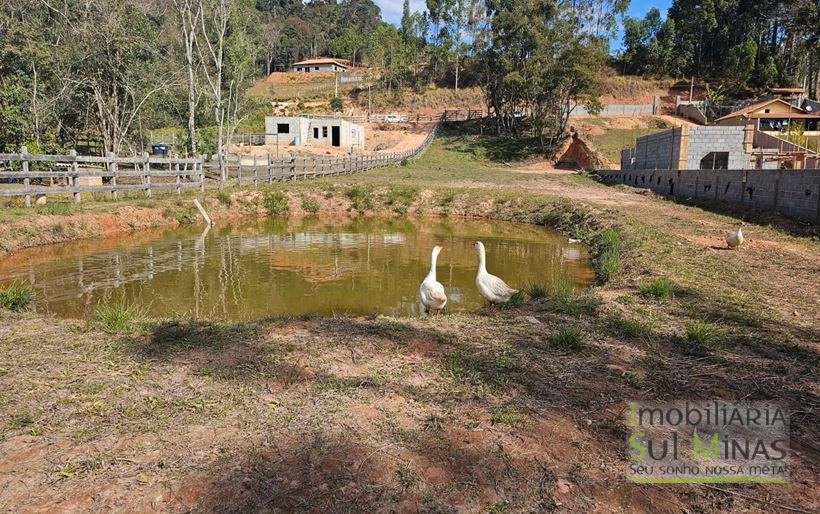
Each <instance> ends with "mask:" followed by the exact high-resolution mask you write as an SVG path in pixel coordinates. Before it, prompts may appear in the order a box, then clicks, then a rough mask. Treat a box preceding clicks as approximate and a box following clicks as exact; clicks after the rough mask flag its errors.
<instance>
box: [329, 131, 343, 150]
mask: <svg viewBox="0 0 820 514" xmlns="http://www.w3.org/2000/svg"><path fill="white" fill-rule="evenodd" d="M341 139H342V130H341V127H330V145H331V146H341V145H342V141H341Z"/></svg>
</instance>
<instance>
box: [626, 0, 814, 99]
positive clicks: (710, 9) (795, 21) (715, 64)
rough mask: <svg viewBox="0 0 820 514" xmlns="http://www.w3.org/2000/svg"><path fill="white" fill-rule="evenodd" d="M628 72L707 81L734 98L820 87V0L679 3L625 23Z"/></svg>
mask: <svg viewBox="0 0 820 514" xmlns="http://www.w3.org/2000/svg"><path fill="white" fill-rule="evenodd" d="M623 23H624V40H623V46H624V50H623V52H622V53H621V55H619V56H618V58H617V59H616V63H617V64H616V66H617V68H618V70H619V71H620V72H622V73H624V74H636V75H639V74H646V75H654V76H657V77H663V76H670V77H692V76H696V77H700V78H704V79H707V80H711V81H715V82H718V83H720V84H722V85H723V86H724V87H725V88H727V89H728V90H730V91H734V92H736V93H737V92H741V91H743V90H750V91H754V90H756V89H761V88H764V89H765V88H769V87H773V86H801V87H805V88H806V89H807V90H808V92H809V95H810V96H812V97H813V98H817V97H818V86H820V83H818V82H820V2H817V0H786V1H784V0H755V1H749V0H674V1H673V2H672V6H671V7H670V9H669V13H668V16H667V17H666V19H663V18H662V15H661V12H660V11H659V10H658V9H657V8H656V7H652V8H650V9H649V11H648V12H647V14H646V16H645V17H644V18H642V19H638V18H630V17H626V18H625V19H624V22H623Z"/></svg>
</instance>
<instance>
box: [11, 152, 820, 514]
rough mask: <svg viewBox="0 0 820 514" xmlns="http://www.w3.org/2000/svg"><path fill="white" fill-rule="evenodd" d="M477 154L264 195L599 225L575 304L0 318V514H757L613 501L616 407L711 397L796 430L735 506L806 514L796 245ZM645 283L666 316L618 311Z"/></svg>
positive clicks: (621, 488)
mask: <svg viewBox="0 0 820 514" xmlns="http://www.w3.org/2000/svg"><path fill="white" fill-rule="evenodd" d="M499 147H501V148H502V150H503V144H501V143H498V142H493V141H491V140H486V139H479V138H474V137H455V136H446V137H442V138H440V139H439V140H437V142H436V143H435V144H434V146H433V147H432V148H431V150H430V151H429V152H428V153H427V154H426V155H425V156H424V157H423V158H422V159H420V160H419V161H417V162H415V163H412V164H410V165H408V166H403V167H395V168H387V169H383V170H374V171H372V172H369V173H366V174H362V175H358V176H346V177H334V178H329V179H324V180H317V181H307V182H296V183H286V184H282V185H276V187H275V189H276V190H279V189H282V190H284V191H285V193H286V194H287V195H288V196H289V198H290V208H291V211H292V212H298V211H299V209H300V208H299V204H300V202H299V199H300V198H305V197H309V198H313V199H315V200H316V201H317V202H321V205H322V206H321V208H322V211H321V212H322V213H329V212H331V211H333V210H338V209H339V208H342V209H344V208H350V207H351V206H352V205H356V206H358V207H359V208H360V209H370V210H373V211H376V212H409V213H410V214H424V213H428V214H439V215H448V214H449V215H456V214H463V215H480V216H489V217H496V218H504V219H518V220H522V221H541V222H546V223H549V224H552V225H559V226H561V227H562V228H564V229H565V230H567V231H568V232H570V233H572V234H574V235H576V236H580V237H582V238H585V239H587V240H593V239H594V237H595V235H596V234H599V233H600V232H601V231H602V230H603V229H604V228H605V227H612V226H615V227H617V228H618V229H619V230H620V231H621V233H622V234H623V236H624V238H625V245H624V251H623V253H622V254H621V257H620V261H621V267H622V271H621V272H620V273H619V274H618V275H617V276H616V277H615V278H614V280H612V281H611V282H609V283H608V284H607V285H605V286H603V287H599V288H596V289H595V290H593V291H591V292H589V293H588V294H587V295H585V296H583V297H579V298H546V299H536V300H530V301H528V302H527V303H525V304H523V305H521V306H518V307H515V308H513V309H509V310H500V311H492V312H489V311H487V312H479V313H476V314H469V315H458V316H442V317H437V318H434V319H428V320H414V319H393V318H384V317H377V318H347V317H337V318H334V319H313V318H311V317H305V318H304V319H280V320H265V321H261V322H258V323H246V324H235V323H219V322H194V321H189V320H177V321H169V320H165V321H163V320H147V321H144V322H142V323H139V324H137V326H136V327H135V328H133V329H131V330H128V331H127V332H126V333H124V334H112V335H109V334H106V333H105V332H103V331H102V329H103V328H104V327H100V326H98V325H96V324H94V323H86V322H61V321H56V320H50V319H47V318H44V317H43V316H41V315H38V314H34V313H26V314H24V315H22V317H20V316H19V315H17V314H11V313H0V355H2V358H0V362H2V365H0V420H3V421H2V423H4V424H2V425H0V427H2V428H0V441H2V442H0V455H5V457H0V469H3V470H6V471H10V474H5V475H0V485H3V486H4V487H0V491H4V492H0V503H4V502H9V503H11V504H14V503H15V502H22V501H25V502H27V503H33V504H35V505H43V506H46V505H59V506H63V507H64V506H66V505H80V506H81V507H82V506H90V505H92V504H93V505H96V506H97V507H102V506H108V507H112V506H117V505H119V506H122V505H123V503H124V502H127V503H128V504H130V505H132V506H135V505H136V506H139V505H143V506H147V505H148V504H152V505H154V506H155V507H156V508H161V509H174V510H184V509H187V508H190V507H192V506H196V507H199V508H204V509H212V508H221V509H228V510H242V509H247V508H260V507H262V508H266V507H268V506H271V505H276V506H277V507H278V508H282V509H288V508H291V509H323V508H325V509H326V508H330V507H331V506H332V507H335V508H337V509H339V508H341V509H345V508H347V509H353V508H355V509H362V508H371V507H372V508H380V507H381V508H384V507H383V506H385V505H389V506H391V507H394V508H397V509H441V508H445V507H447V506H453V505H457V506H460V507H461V508H463V509H470V510H504V509H509V508H512V509H514V510H532V509H553V508H556V507H558V506H559V505H561V506H563V507H565V508H568V509H571V510H581V509H583V510H590V509H595V508H598V509H601V510H604V511H615V510H652V511H680V509H681V508H684V507H685V508H687V509H689V510H700V511H718V510H720V511H726V510H741V509H743V508H748V507H750V506H755V507H757V508H764V509H765V508H767V507H766V506H765V505H763V504H761V503H759V502H755V501H752V500H749V499H748V498H745V497H743V496H737V495H734V494H731V493H728V492H725V490H729V489H732V487H731V486H721V488H720V489H723V490H724V491H721V490H715V489H710V488H708V487H695V486H680V487H676V488H657V487H649V486H636V485H630V484H628V483H625V482H624V481H623V478H622V477H623V471H624V466H625V463H626V461H625V453H624V452H625V447H626V445H625V437H626V432H625V426H624V423H623V421H624V420H623V416H622V409H623V402H624V401H625V400H627V399H632V398H661V399H677V398H710V397H722V398H746V399H776V400H778V401H780V402H782V403H784V404H785V405H787V406H788V407H789V408H790V409H792V410H793V411H799V413H796V414H794V416H793V424H792V433H793V436H794V439H793V443H792V448H794V449H796V450H797V453H796V454H795V456H794V457H793V458H792V465H793V466H794V468H795V471H794V475H793V480H792V483H791V484H789V485H787V486H776V487H775V486H751V487H745V488H743V489H742V491H741V493H742V494H743V495H744V496H746V497H753V498H760V499H765V498H770V499H771V501H773V502H776V503H780V504H785V505H792V506H795V505H800V506H801V507H803V508H808V509H809V510H811V507H812V505H813V506H815V507H816V506H817V497H816V493H814V492H812V490H811V488H812V484H813V483H815V482H816V475H815V472H814V471H813V470H812V468H811V466H810V464H809V462H811V460H812V457H811V455H813V454H814V453H813V452H815V450H813V449H812V447H811V445H810V444H806V443H807V442H809V441H812V440H816V439H817V433H816V426H817V423H816V421H817V420H816V416H815V414H813V413H812V407H811V406H812V405H816V402H817V398H816V395H815V393H814V392H813V391H816V389H817V382H816V376H817V362H818V359H817V357H818V355H817V347H816V345H815V344H814V342H815V341H817V340H818V333H817V323H816V321H817V311H816V306H817V291H816V287H814V286H813V285H812V280H811V277H814V276H817V271H818V255H820V246H819V245H818V243H817V240H816V239H809V238H805V237H796V236H792V235H789V233H788V232H786V231H784V230H783V229H780V228H775V227H766V226H761V225H757V224H753V223H749V224H748V226H747V227H745V228H744V231H745V232H747V233H748V234H749V237H750V239H751V240H750V242H749V243H748V244H747V245H746V246H745V247H744V248H743V249H742V250H741V251H738V252H729V251H723V250H717V249H712V248H710V246H716V247H717V246H720V237H721V236H722V235H723V233H724V232H725V231H726V230H728V228H729V227H731V226H732V225H734V224H735V223H736V220H735V219H733V218H730V217H727V216H725V215H722V214H715V213H712V212H710V211H708V210H704V209H701V208H697V207H692V206H686V205H679V204H675V203H672V202H669V201H667V200H664V199H661V198H657V197H655V196H654V195H645V194H640V193H639V192H637V191H633V190H629V189H626V188H621V187H615V188H611V187H606V186H603V185H601V184H598V183H596V182H594V181H593V180H592V179H591V178H589V177H587V176H581V175H550V176H544V175H540V174H533V173H520V172H518V171H516V170H515V169H513V168H511V167H508V166H502V165H499V164H496V163H494V162H493V161H491V160H489V159H488V158H487V156H493V157H496V158H499V160H505V159H503V158H501V157H499V156H503V155H506V153H507V152H506V151H500V150H499ZM386 184H389V186H386ZM231 198H232V199H231V207H230V208H229V209H228V208H225V209H222V208H220V205H221V204H220V202H219V201H217V200H216V199H214V198H213V197H211V198H210V199H209V201H208V204H209V205H210V208H212V209H214V210H216V211H217V212H218V215H220V216H221V215H225V216H227V215H228V214H229V212H231V211H234V212H235V211H245V212H255V211H257V210H259V209H260V205H262V203H263V195H262V194H258V195H254V194H249V193H247V192H244V191H239V190H234V191H232V192H231ZM134 202H135V200H130V201H123V202H120V203H117V204H107V205H106V204H103V205H90V206H87V207H84V209H86V211H87V214H94V213H100V212H103V211H116V210H118V209H125V208H129V206H130V205H133V203H134ZM139 202H140V205H141V206H142V207H143V208H148V207H151V208H153V209H154V210H157V211H160V212H165V216H164V217H166V219H168V220H176V219H177V218H179V217H180V212H181V211H182V210H184V209H187V206H186V205H185V204H184V203H183V204H181V205H178V204H177V199H176V198H174V197H172V196H168V197H159V198H156V199H153V200H139ZM2 213H3V215H4V216H18V221H17V223H18V225H19V226H20V227H22V226H24V223H25V222H26V220H28V219H29V218H28V216H26V217H25V218H23V219H22V220H21V219H20V218H19V216H20V214H15V213H11V214H9V213H8V212H7V211H2ZM56 218H60V216H56ZM49 219H51V218H49ZM68 219H69V218H66V220H65V221H63V223H68V221H67V220H68ZM182 219H183V221H184V219H185V218H184V217H183V218H182ZM785 226H786V227H788V228H793V226H791V225H788V224H786V225H785ZM657 277H667V278H668V279H670V280H671V282H672V283H673V284H674V285H673V291H672V296H671V297H670V298H655V297H652V296H645V295H643V294H641V292H640V288H641V286H646V285H648V284H650V283H651V282H652V281H653V280H654V279H655V278H657ZM815 285H816V284H815ZM795 313H796V314H795ZM525 316H533V317H535V318H536V320H537V321H538V323H535V324H534V323H532V322H531V321H528V320H527V319H525V318H524V317H525ZM12 320H14V321H13V322H12ZM696 324H701V325H703V324H706V326H707V327H708V330H707V332H711V334H712V335H710V336H703V335H702V332H703V331H702V330H701V331H698V330H695V329H693V328H692V327H693V326H694V325H696ZM567 328H573V329H576V330H578V331H580V333H579V337H580V343H578V344H576V343H577V341H574V338H573V337H570V336H567V334H563V335H561V332H562V331H564V330H565V329H567ZM698 334H700V335H698ZM559 335H561V337H559ZM568 341H569V342H568ZM570 343H572V344H570ZM17 478H19V479H22V480H23V481H21V480H15V479H17ZM25 480H27V481H28V482H24V481H25ZM24 483H25V484H26V485H22V484H24ZM108 487H110V488H108ZM92 494H96V496H94V497H93V498H92V496H91V495H92ZM768 508H772V507H771V506H769V507H768Z"/></svg>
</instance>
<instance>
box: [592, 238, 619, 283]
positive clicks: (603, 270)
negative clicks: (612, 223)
mask: <svg viewBox="0 0 820 514" xmlns="http://www.w3.org/2000/svg"><path fill="white" fill-rule="evenodd" d="M590 246H591V247H592V252H593V256H594V257H593V259H592V262H593V265H594V266H595V272H596V273H597V274H598V278H599V279H600V280H601V281H603V282H609V281H610V280H612V279H613V278H615V277H616V276H617V275H618V273H620V271H621V253H622V251H623V235H622V234H621V232H620V231H619V230H618V229H616V228H608V229H606V230H603V231H601V232H600V233H599V234H596V235H595V236H594V237H593V238H592V242H591V244H590Z"/></svg>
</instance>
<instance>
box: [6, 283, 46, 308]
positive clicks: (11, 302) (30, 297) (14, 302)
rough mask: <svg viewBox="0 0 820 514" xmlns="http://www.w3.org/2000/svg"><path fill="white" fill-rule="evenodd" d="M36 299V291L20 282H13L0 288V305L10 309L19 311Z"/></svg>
mask: <svg viewBox="0 0 820 514" xmlns="http://www.w3.org/2000/svg"><path fill="white" fill-rule="evenodd" d="M36 299H37V293H36V291H34V289H32V288H31V287H29V286H28V285H26V284H24V283H22V282H13V283H12V284H11V285H9V286H6V287H5V288H4V289H2V290H0V307H2V308H3V309H7V310H10V311H21V310H23V309H25V308H27V307H29V306H30V305H31V304H32V303H34V300H36Z"/></svg>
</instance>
